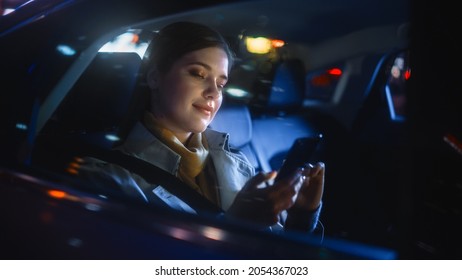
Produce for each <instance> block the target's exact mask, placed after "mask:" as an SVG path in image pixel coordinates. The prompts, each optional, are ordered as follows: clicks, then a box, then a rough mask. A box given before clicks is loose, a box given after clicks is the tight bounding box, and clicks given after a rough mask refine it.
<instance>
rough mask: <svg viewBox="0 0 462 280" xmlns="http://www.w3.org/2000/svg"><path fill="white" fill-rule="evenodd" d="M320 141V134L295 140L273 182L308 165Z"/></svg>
mask: <svg viewBox="0 0 462 280" xmlns="http://www.w3.org/2000/svg"><path fill="white" fill-rule="evenodd" d="M321 139H322V134H318V135H316V136H311V137H302V138H297V139H295V141H294V143H293V144H292V147H291V148H290V149H289V152H288V153H287V156H286V157H285V159H284V162H283V163H282V166H281V168H280V169H279V172H278V175H277V176H276V179H275V182H277V181H279V180H281V179H283V178H285V177H286V176H289V175H290V174H292V173H293V172H294V171H295V170H296V169H297V168H300V167H303V166H305V164H307V163H309V162H310V160H311V158H312V157H313V154H314V152H315V151H316V148H317V147H318V144H319V142H321Z"/></svg>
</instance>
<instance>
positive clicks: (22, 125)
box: [16, 123, 27, 130]
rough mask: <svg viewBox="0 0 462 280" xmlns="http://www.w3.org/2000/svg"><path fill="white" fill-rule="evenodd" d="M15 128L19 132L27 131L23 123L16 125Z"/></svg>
mask: <svg viewBox="0 0 462 280" xmlns="http://www.w3.org/2000/svg"><path fill="white" fill-rule="evenodd" d="M16 128H17V129H21V130H27V125H26V124H23V123H17V124H16Z"/></svg>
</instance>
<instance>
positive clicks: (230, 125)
mask: <svg viewBox="0 0 462 280" xmlns="http://www.w3.org/2000/svg"><path fill="white" fill-rule="evenodd" d="M210 128H212V129H214V130H217V131H220V132H226V133H229V135H230V137H229V142H230V146H231V148H234V149H238V150H240V151H241V152H243V153H244V154H245V155H246V156H247V158H248V159H249V161H250V163H251V164H252V165H253V166H254V167H255V169H256V170H257V171H258V170H260V164H259V162H258V160H257V157H256V154H255V151H254V148H253V147H252V133H253V132H252V131H253V128H252V119H251V115H250V111H249V108H248V107H247V105H245V104H238V103H228V102H226V101H225V102H223V105H222V106H221V108H220V110H219V111H218V113H217V114H216V115H215V118H214V119H213V121H212V123H211V124H210Z"/></svg>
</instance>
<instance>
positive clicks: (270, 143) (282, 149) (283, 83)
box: [252, 60, 318, 172]
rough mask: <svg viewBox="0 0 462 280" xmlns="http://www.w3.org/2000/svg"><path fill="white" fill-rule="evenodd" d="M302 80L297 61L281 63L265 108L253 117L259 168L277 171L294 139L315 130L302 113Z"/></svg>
mask: <svg viewBox="0 0 462 280" xmlns="http://www.w3.org/2000/svg"><path fill="white" fill-rule="evenodd" d="M304 81H305V72H304V66H303V64H302V62H301V61H300V60H287V61H283V62H282V63H280V64H279V66H278V68H277V69H276V71H275V75H274V78H273V82H272V86H271V90H270V93H269V97H268V103H267V105H266V108H265V109H264V111H263V112H260V113H258V114H254V116H253V121H252V127H253V135H252V146H253V147H254V149H255V153H256V157H257V159H258V161H259V162H260V164H261V167H262V171H265V172H268V171H271V170H278V169H279V168H280V167H281V165H282V162H283V160H284V158H285V156H286V154H287V152H288V150H289V149H290V147H291V146H292V143H293V142H294V141H295V139H297V138H299V137H307V136H312V135H315V134H317V133H318V132H317V131H316V130H315V129H314V128H313V127H312V126H311V125H310V124H309V123H308V122H307V121H306V119H305V117H304V116H303V111H302V110H303V99H304V89H305V86H304Z"/></svg>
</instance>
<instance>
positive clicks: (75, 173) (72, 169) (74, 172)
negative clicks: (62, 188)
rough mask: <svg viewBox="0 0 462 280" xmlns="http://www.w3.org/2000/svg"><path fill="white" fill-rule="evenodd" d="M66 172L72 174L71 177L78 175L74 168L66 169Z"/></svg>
mask: <svg viewBox="0 0 462 280" xmlns="http://www.w3.org/2000/svg"><path fill="white" fill-rule="evenodd" d="M66 171H67V172H68V173H70V174H72V175H77V174H79V171H78V170H77V169H75V168H72V167H69V168H67V169H66Z"/></svg>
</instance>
